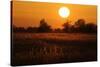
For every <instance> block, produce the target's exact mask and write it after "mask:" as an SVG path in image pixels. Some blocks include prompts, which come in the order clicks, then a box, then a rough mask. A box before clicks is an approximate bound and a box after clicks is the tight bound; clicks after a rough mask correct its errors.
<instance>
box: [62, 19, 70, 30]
mask: <svg viewBox="0 0 100 67" xmlns="http://www.w3.org/2000/svg"><path fill="white" fill-rule="evenodd" d="M70 23H71V21H69V20H67V22H66V23H64V24H63V31H64V32H70V27H71V25H70Z"/></svg>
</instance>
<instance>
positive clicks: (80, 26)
mask: <svg viewBox="0 0 100 67" xmlns="http://www.w3.org/2000/svg"><path fill="white" fill-rule="evenodd" d="M74 28H75V30H76V32H85V20H84V19H78V20H77V21H76V22H75V24H74Z"/></svg>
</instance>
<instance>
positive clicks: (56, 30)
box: [54, 28, 62, 33]
mask: <svg viewBox="0 0 100 67" xmlns="http://www.w3.org/2000/svg"><path fill="white" fill-rule="evenodd" d="M54 32H56V33H61V32H62V29H60V28H57V29H55V30H54Z"/></svg>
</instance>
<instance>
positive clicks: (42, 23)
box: [38, 19, 52, 32]
mask: <svg viewBox="0 0 100 67" xmlns="http://www.w3.org/2000/svg"><path fill="white" fill-rule="evenodd" d="M51 30H52V29H51V26H50V25H48V24H47V22H46V21H45V19H42V20H41V21H40V26H39V27H38V32H50V31H51Z"/></svg>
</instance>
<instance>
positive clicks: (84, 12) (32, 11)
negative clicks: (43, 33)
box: [12, 1, 97, 28]
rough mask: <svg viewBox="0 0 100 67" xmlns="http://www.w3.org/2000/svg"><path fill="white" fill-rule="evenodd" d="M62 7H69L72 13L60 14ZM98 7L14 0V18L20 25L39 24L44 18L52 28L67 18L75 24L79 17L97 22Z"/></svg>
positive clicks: (17, 24) (60, 25)
mask: <svg viewBox="0 0 100 67" xmlns="http://www.w3.org/2000/svg"><path fill="white" fill-rule="evenodd" d="M61 7H67V8H69V10H70V15H69V16H68V17H67V18H62V17H61V16H60V15H59V13H58V11H59V9H60V8H61ZM96 9H97V7H96V6H90V5H74V4H59V3H43V2H25V1H14V2H13V7H12V20H13V24H14V25H16V26H18V27H29V26H32V27H33V26H39V22H40V20H41V19H43V18H44V19H45V20H46V22H47V23H48V24H49V25H51V26H52V28H61V27H62V24H63V23H64V22H66V20H70V21H72V22H71V24H73V23H74V22H75V21H77V20H78V19H85V20H86V22H92V23H95V24H96V21H97V20H96V18H97V17H96V13H97V11H96Z"/></svg>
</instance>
